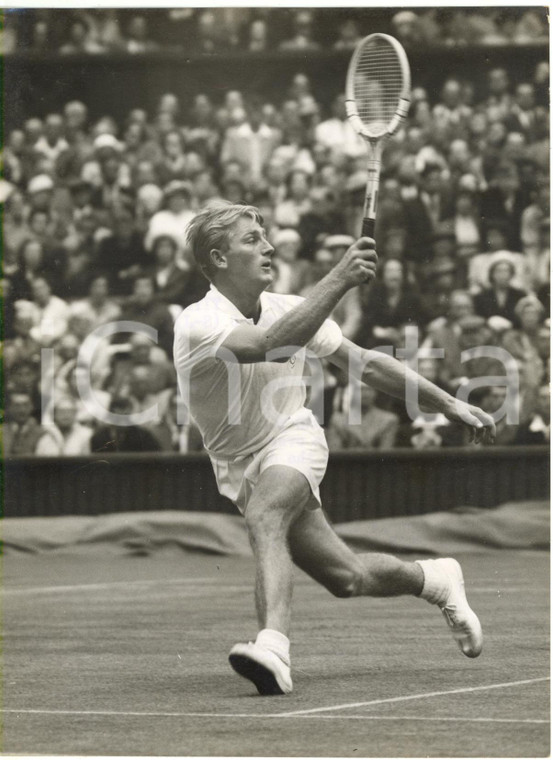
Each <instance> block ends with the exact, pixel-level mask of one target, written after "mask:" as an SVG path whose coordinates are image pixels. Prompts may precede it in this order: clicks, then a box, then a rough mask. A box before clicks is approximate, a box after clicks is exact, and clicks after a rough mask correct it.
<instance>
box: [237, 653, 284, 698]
mask: <svg viewBox="0 0 553 760" xmlns="http://www.w3.org/2000/svg"><path fill="white" fill-rule="evenodd" d="M229 662H230V664H231V667H232V668H233V669H234V670H235V671H236V672H237V673H238V675H241V676H243V677H244V678H248V679H249V680H250V681H252V682H253V683H254V684H255V686H256V688H257V691H258V692H259V693H260V694H262V695H264V696H268V695H276V694H290V692H291V691H292V677H291V675H290V660H288V658H286V659H284V658H283V657H280V656H279V655H277V654H275V653H274V652H271V651H270V650H269V649H265V647H262V646H260V645H259V644H252V642H251V641H250V642H249V643H248V644H235V645H234V646H233V647H232V649H231V650H230V654H229Z"/></svg>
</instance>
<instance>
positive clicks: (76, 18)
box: [2, 6, 548, 55]
mask: <svg viewBox="0 0 553 760" xmlns="http://www.w3.org/2000/svg"><path fill="white" fill-rule="evenodd" d="M369 31H371V32H375V31H378V32H389V33H392V34H394V35H395V36H396V37H397V38H398V39H399V40H400V41H401V42H402V43H403V44H404V45H405V46H406V47H408V48H409V47H416V46H422V45H424V46H426V45H436V46H443V45H447V46H456V45H533V44H539V43H544V42H547V41H548V22H547V13H546V8H545V7H543V8H539V7H535V8H532V7H527V8H524V7H519V8H517V7H514V6H511V7H504V8H497V7H485V6H484V7H481V8H472V9H471V8H462V9H461V8H459V9H456V8H447V7H443V8H426V9H418V10H416V11H414V10H408V9H403V10H399V11H398V10H394V9H393V8H387V9H386V8H383V9H380V10H379V12H378V15H376V16H375V12H374V9H373V10H372V11H371V16H370V18H369V17H368V14H367V12H366V11H365V9H363V8H347V9H345V10H340V9H334V11H332V10H331V9H324V10H323V9H316V8H301V9H289V10H285V9H281V8H278V9H277V8H269V7H265V8H201V9H199V8H171V9H140V10H130V9H113V8H111V9H110V8H104V9H102V8H86V9H74V10H73V11H71V12H68V11H65V12H62V13H60V12H59V11H57V12H56V11H55V10H52V9H33V10H30V9H29V10H22V9H18V10H7V11H5V12H4V28H3V40H2V42H3V45H2V48H3V53H4V54H8V55H9V54H11V53H16V52H25V53H32V54H38V55H52V53H58V54H60V55H99V54H106V53H108V54H130V55H140V54H149V53H154V52H172V53H186V54H213V53H219V52H223V51H226V52H228V51H233V50H236V51H240V52H244V51H249V52H254V53H259V52H261V53H262V52H267V51H273V50H274V51H281V52H293V51H300V52H301V51H316V50H321V49H325V50H326V49H330V50H351V49H352V48H353V47H354V46H355V43H356V42H357V41H358V40H359V39H360V37H362V36H363V35H365V34H368V33H369Z"/></svg>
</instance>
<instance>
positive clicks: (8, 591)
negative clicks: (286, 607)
mask: <svg viewBox="0 0 553 760" xmlns="http://www.w3.org/2000/svg"><path fill="white" fill-rule="evenodd" d="M221 580H222V579H221V578H219V577H217V576H213V577H205V578H172V579H168V580H145V581H111V582H109V583H108V582H106V583H77V584H74V585H71V586H25V587H22V588H3V589H2V591H1V593H2V594H4V595H7V596H19V595H21V596H25V595H27V594H49V593H50V594H68V593H71V592H73V591H106V590H109V589H112V588H129V587H132V586H138V587H147V588H148V587H151V586H168V585H170V584H173V585H179V584H182V585H184V586H193V585H196V584H198V585H199V584H205V585H217V586H218V587H221V585H222V586H223V588H225V589H227V588H228V586H225V585H224V583H223V584H221ZM250 587H251V586H245V585H244V586H243V587H242V586H241V588H250Z"/></svg>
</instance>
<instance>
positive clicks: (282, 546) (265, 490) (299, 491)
mask: <svg viewBox="0 0 553 760" xmlns="http://www.w3.org/2000/svg"><path fill="white" fill-rule="evenodd" d="M310 496H311V490H310V487H309V484H308V482H307V480H306V479H305V477H304V476H303V475H302V474H301V473H299V472H298V471H297V470H294V469H292V468H290V467H285V466H280V465H278V466H273V467H269V468H267V470H265V471H264V472H263V473H262V474H261V476H260V478H259V480H258V482H257V484H256V486H255V488H254V490H253V492H252V495H251V497H250V500H249V502H248V505H247V507H246V512H245V518H246V525H247V529H248V535H249V538H250V542H251V545H252V549H253V553H254V558H255V566H256V582H255V602H256V610H257V616H258V621H259V628H260V631H259V633H258V635H257V638H256V641H255V643H249V644H236V645H235V646H234V647H233V648H232V650H231V653H230V656H229V660H230V663H231V665H232V667H233V668H234V670H236V672H237V673H239V674H240V675H242V676H244V677H245V678H249V679H250V680H251V681H253V683H254V684H255V685H256V687H257V689H258V691H259V692H260V693H261V694H285V693H288V692H290V691H292V679H291V677H290V657H289V648H290V642H289V640H288V632H289V629H290V612H291V602H292V585H293V562H292V557H291V556H290V551H289V548H288V534H289V531H290V526H291V525H292V523H293V522H294V521H296V520H297V519H298V517H299V515H300V514H301V513H302V511H303V509H304V507H305V505H306V504H307V502H308V500H309V498H310Z"/></svg>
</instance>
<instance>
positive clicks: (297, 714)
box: [0, 676, 550, 723]
mask: <svg viewBox="0 0 553 760" xmlns="http://www.w3.org/2000/svg"><path fill="white" fill-rule="evenodd" d="M549 680H550V678H549V676H547V677H544V678H531V679H527V680H525V681H509V682H506V683H496V684H489V685H487V686H471V687H468V688H466V689H452V690H450V691H432V692H426V693H424V694H411V695H409V696H405V697H391V698H388V699H373V700H371V701H370V702H355V703H353V704H347V705H336V706H335V707H317V708H314V709H313V710H293V711H291V712H282V713H226V714H225V713H210V712H204V713H202V712H146V711H143V712H140V711H134V710H133V711H130V710H129V711H126V710H113V711H110V710H32V709H26V708H23V709H20V710H18V709H13V708H12V709H8V710H0V714H2V713H3V714H16V715H90V716H101V717H130V718H321V719H322V718H326V719H335V720H339V719H346V720H350V719H351V720H444V721H467V722H478V723H482V722H484V723H548V722H549V721H547V720H540V719H533V718H532V719H530V718H529V719H516V718H513V719H512V720H511V719H509V718H466V719H465V718H447V717H446V718H440V717H435V718H433V717H430V718H423V719H421V718H417V717H416V716H407V717H397V716H377V715H351V716H348V715H321V712H323V711H325V710H326V711H328V710H345V709H346V708H348V707H367V706H369V705H383V704H388V703H390V702H405V701H407V700H413V699H426V698H428V697H439V696H444V695H447V694H465V693H471V692H475V691H485V690H488V689H502V688H506V687H508V686H522V685H524V684H530V683H540V682H541V681H549Z"/></svg>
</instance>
